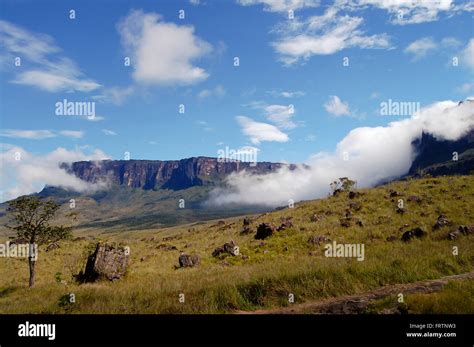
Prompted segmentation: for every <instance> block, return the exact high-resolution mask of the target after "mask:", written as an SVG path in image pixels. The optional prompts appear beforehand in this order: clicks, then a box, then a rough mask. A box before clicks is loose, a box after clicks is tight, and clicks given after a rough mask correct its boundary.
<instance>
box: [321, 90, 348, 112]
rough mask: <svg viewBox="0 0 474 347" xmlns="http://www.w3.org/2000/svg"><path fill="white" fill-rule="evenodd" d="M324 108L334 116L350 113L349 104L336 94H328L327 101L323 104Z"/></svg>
mask: <svg viewBox="0 0 474 347" xmlns="http://www.w3.org/2000/svg"><path fill="white" fill-rule="evenodd" d="M324 108H325V109H326V111H327V112H328V113H330V114H332V115H334V116H336V117H339V116H350V115H351V111H350V109H349V104H348V103H347V102H344V101H342V100H341V99H340V98H339V97H338V96H337V95H332V96H330V97H329V101H328V102H327V103H325V104H324Z"/></svg>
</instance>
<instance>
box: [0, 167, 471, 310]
mask: <svg viewBox="0 0 474 347" xmlns="http://www.w3.org/2000/svg"><path fill="white" fill-rule="evenodd" d="M390 189H393V190H396V191H398V192H399V193H400V194H401V195H402V196H399V197H390V196H389V191H390ZM359 192H360V193H361V195H360V196H358V197H355V198H353V199H349V197H348V194H347V193H340V194H338V195H336V196H334V197H329V198H326V199H319V200H314V201H307V202H302V203H299V204H296V205H295V207H294V208H292V209H290V208H286V209H282V210H278V211H275V212H271V213H267V214H261V215H253V216H251V217H252V219H253V221H252V223H251V228H252V231H253V232H252V233H251V234H248V235H241V234H240V231H241V229H242V219H243V217H234V218H229V219H226V220H224V222H225V224H224V223H222V222H219V223H218V222H217V221H209V222H202V223H201V222H200V223H194V224H188V225H182V226H177V227H169V228H163V229H156V230H153V229H151V230H116V229H93V228H88V229H82V230H76V231H75V236H84V237H86V239H84V240H78V241H66V242H63V243H62V246H61V248H60V249H56V250H53V251H50V252H44V250H40V254H39V260H38V263H37V271H38V274H37V276H38V279H37V284H36V287H35V288H33V289H28V288H27V282H28V280H27V278H28V277H27V276H28V267H27V264H26V261H25V260H21V259H5V258H0V262H1V264H2V265H1V266H0V312H4V313H39V312H44V313H63V312H68V313H228V312H235V311H237V310H246V311H248V310H256V309H262V308H266V309H271V308H278V307H285V306H288V305H291V304H290V303H289V302H288V296H289V294H290V293H291V294H294V297H295V303H303V302H308V301H314V300H320V299H323V298H330V297H337V296H341V295H348V294H355V293H361V292H364V291H368V290H371V289H375V288H378V287H380V286H383V285H389V284H396V283H410V282H414V281H418V280H425V279H435V278H439V277H442V276H446V275H452V274H458V273H464V272H469V271H471V270H472V269H473V265H474V235H473V234H471V235H468V236H464V235H463V236H460V237H459V238H458V239H456V240H452V241H451V240H447V238H446V236H447V234H448V233H449V232H450V231H452V230H454V229H456V228H457V226H459V225H461V224H463V225H470V224H474V180H473V176H456V177H439V178H425V179H417V180H406V181H399V182H393V183H390V184H388V185H385V186H381V187H378V188H374V189H362V190H359ZM411 196H416V197H417V199H413V198H412V199H408V198H409V197H411ZM398 199H403V200H404V204H405V213H403V214H402V213H397V212H396V210H397V200H398ZM415 200H416V201H415ZM348 210H350V211H351V213H352V215H353V216H352V220H351V221H350V225H349V226H342V225H341V219H342V221H344V218H345V215H346V213H347V211H348ZM314 214H316V215H317V216H318V217H319V220H318V221H312V220H311V217H312V216H313V215H314ZM440 214H444V215H446V217H447V218H448V220H449V221H450V225H449V226H446V227H443V228H441V229H439V230H433V225H434V224H435V222H436V220H437V218H438V216H439V215H440ZM282 217H285V218H286V217H292V222H293V227H291V228H288V229H286V230H284V231H280V232H277V233H276V235H274V236H271V237H269V238H267V239H265V240H264V241H261V240H255V239H254V234H255V230H256V228H257V225H258V224H259V223H263V222H273V223H274V224H275V225H277V226H278V225H279V224H280V223H281V218H282ZM357 221H360V222H361V223H362V226H360V225H358V223H357ZM359 224H360V223H359ZM415 227H421V228H422V229H423V230H424V231H426V232H427V236H426V237H424V238H421V239H414V240H411V241H410V242H402V241H401V240H400V237H401V236H402V234H403V233H404V232H405V231H406V230H409V229H411V228H415ZM321 235H325V236H327V237H329V238H330V239H331V240H332V241H334V240H335V241H337V243H361V244H364V246H365V259H364V261H358V260H357V259H355V258H327V257H325V255H324V245H325V244H326V243H327V242H322V243H321V244H320V245H317V244H312V243H310V242H308V240H309V239H310V238H311V237H312V236H321ZM391 236H392V237H394V238H396V240H395V241H387V238H389V237H391ZM164 239H165V240H164ZM5 240H6V238H5V237H4V238H3V239H2V240H0V241H2V242H3V241H5ZM97 240H108V241H116V242H121V243H123V244H126V245H128V246H130V249H131V261H130V266H129V271H128V273H127V275H126V276H125V278H123V279H121V280H118V281H116V282H98V283H93V284H77V283H75V282H74V280H73V278H72V275H73V274H77V272H78V271H79V270H80V268H81V267H82V266H84V262H85V256H86V255H87V254H88V252H90V250H91V249H92V247H93V246H94V244H95V242H97ZM230 240H234V241H235V243H236V244H237V245H238V246H239V247H240V253H241V255H240V256H236V257H232V256H227V257H224V256H221V257H219V258H214V257H212V256H211V253H212V251H213V250H214V249H215V248H216V247H218V246H221V245H222V244H224V243H225V242H229V241H230ZM163 244H164V245H169V246H171V245H172V246H175V247H176V250H166V248H165V247H164V246H160V245H163ZM454 246H456V247H457V248H458V250H459V254H458V255H453V247H454ZM180 251H184V252H185V253H187V254H198V255H200V256H201V264H200V265H198V266H196V267H194V268H180V269H175V265H177V264H178V256H179V254H180ZM471 289H472V283H467V284H460V285H453V287H452V288H451V287H449V288H447V289H446V291H444V292H442V293H439V294H427V295H425V296H420V295H418V296H417V294H413V295H407V296H406V302H407V305H412V307H413V309H412V310H411V312H415V313H419V312H443V311H447V310H448V308H447V305H443V304H440V302H443V300H454V301H455V302H464V301H465V300H466V296H469V297H470V298H471V299H470V300H471V301H472V295H473V294H472V290H471ZM67 293H74V294H75V297H76V302H75V303H74V304H68V303H66V302H65V300H64V295H66V294H67ZM180 293H184V294H185V303H181V302H180V301H179V294H180ZM430 295H431V298H433V299H430ZM436 295H438V296H436ZM395 299H396V298H393V300H395ZM433 300H435V301H436V302H435V301H433ZM385 306H386V303H383V304H381V305H378V306H376V307H375V309H373V310H372V312H374V310H375V311H377V307H380V309H383V307H385ZM461 306H462V305H461ZM452 307H460V306H459V305H454V306H452ZM466 307H467V310H469V311H470V313H474V312H473V311H472V305H470V306H469V305H467V306H464V310H466ZM450 310H453V309H452V308H451V309H450ZM455 310H456V309H455Z"/></svg>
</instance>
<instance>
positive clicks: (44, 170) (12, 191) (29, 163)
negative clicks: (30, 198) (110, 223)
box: [0, 145, 108, 201]
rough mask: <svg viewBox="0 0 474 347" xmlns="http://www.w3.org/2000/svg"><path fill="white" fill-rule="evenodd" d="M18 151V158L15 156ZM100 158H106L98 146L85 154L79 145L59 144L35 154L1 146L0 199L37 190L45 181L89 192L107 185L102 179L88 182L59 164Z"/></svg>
mask: <svg viewBox="0 0 474 347" xmlns="http://www.w3.org/2000/svg"><path fill="white" fill-rule="evenodd" d="M18 154H19V155H20V158H21V159H20V160H16V158H17V157H18ZM103 159H108V157H107V156H106V155H105V154H104V153H103V152H102V151H100V150H94V151H92V152H91V153H88V154H87V153H84V152H83V151H82V150H80V149H75V150H67V149H65V148H61V147H59V148H57V149H56V150H54V151H52V152H50V153H48V154H45V155H41V156H36V155H34V154H32V153H28V152H27V151H25V150H24V149H23V148H21V147H16V146H11V145H10V146H2V152H0V162H1V163H2V165H1V166H0V174H1V175H0V177H1V178H2V179H1V180H0V192H1V201H6V200H10V199H14V198H16V197H18V196H21V195H25V194H32V193H36V192H39V191H41V190H42V189H43V188H44V186H45V185H52V186H56V187H62V188H64V189H68V190H75V191H79V192H91V191H95V190H97V189H100V188H104V187H105V186H106V185H107V183H106V182H100V183H96V184H92V183H88V182H86V181H83V180H81V179H79V178H78V177H76V176H74V175H73V174H68V173H67V172H66V171H65V170H64V169H61V168H60V167H59V165H60V164H61V163H72V162H75V161H81V160H103Z"/></svg>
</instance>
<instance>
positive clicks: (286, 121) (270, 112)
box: [264, 105, 296, 129]
mask: <svg viewBox="0 0 474 347" xmlns="http://www.w3.org/2000/svg"><path fill="white" fill-rule="evenodd" d="M264 111H265V114H266V118H267V120H268V121H270V122H272V123H274V124H275V125H276V126H277V127H278V128H280V129H294V128H296V124H295V122H293V120H292V118H293V116H294V115H295V109H294V106H287V105H268V106H265V108H264Z"/></svg>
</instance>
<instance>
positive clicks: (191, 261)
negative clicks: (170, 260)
mask: <svg viewBox="0 0 474 347" xmlns="http://www.w3.org/2000/svg"><path fill="white" fill-rule="evenodd" d="M178 260H179V266H180V267H194V266H196V265H198V264H199V263H200V261H201V259H200V258H199V256H198V255H187V254H184V253H181V255H180V256H179V259H178Z"/></svg>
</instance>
